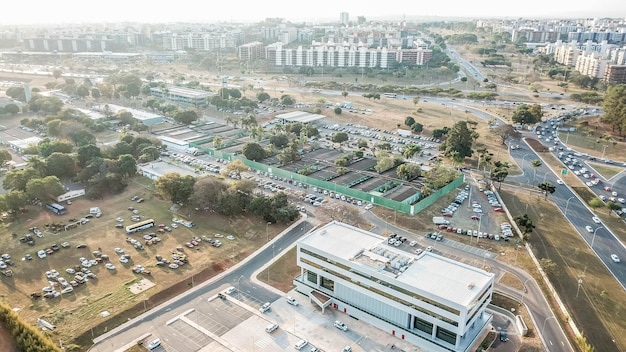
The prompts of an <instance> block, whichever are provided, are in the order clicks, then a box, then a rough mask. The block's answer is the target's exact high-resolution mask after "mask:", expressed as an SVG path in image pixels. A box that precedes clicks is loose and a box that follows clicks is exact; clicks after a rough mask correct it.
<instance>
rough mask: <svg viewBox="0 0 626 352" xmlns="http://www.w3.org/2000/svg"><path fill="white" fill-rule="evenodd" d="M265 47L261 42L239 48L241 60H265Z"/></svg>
mask: <svg viewBox="0 0 626 352" xmlns="http://www.w3.org/2000/svg"><path fill="white" fill-rule="evenodd" d="M264 54H265V45H263V43H261V42H252V43H246V44H244V45H240V46H239V60H241V61H254V60H258V59H262V58H264Z"/></svg>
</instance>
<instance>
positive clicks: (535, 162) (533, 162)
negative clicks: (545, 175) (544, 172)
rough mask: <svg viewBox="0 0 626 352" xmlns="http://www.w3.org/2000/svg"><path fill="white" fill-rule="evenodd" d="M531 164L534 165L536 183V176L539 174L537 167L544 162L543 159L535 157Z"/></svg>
mask: <svg viewBox="0 0 626 352" xmlns="http://www.w3.org/2000/svg"><path fill="white" fill-rule="evenodd" d="M530 165H532V167H533V171H534V172H533V184H535V176H537V168H538V167H539V166H541V165H543V163H542V162H541V160H539V159H535V160H533V161H531V162H530Z"/></svg>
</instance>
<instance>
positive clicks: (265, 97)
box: [256, 92, 270, 103]
mask: <svg viewBox="0 0 626 352" xmlns="http://www.w3.org/2000/svg"><path fill="white" fill-rule="evenodd" d="M256 99H257V100H258V101H259V103H262V102H264V101H266V100H269V99H270V95H269V94H268V93H266V92H260V93H258V94H257V95H256Z"/></svg>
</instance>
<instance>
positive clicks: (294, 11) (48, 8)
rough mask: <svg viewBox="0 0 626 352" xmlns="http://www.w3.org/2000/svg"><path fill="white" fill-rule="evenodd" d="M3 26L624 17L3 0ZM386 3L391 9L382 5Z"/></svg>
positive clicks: (376, 3) (440, 7) (472, 6)
mask: <svg viewBox="0 0 626 352" xmlns="http://www.w3.org/2000/svg"><path fill="white" fill-rule="evenodd" d="M2 3H3V4H2V6H1V8H2V12H3V16H2V23H1V24H9V23H10V24H15V23H65V22H103V21H105V22H118V21H125V20H129V21H140V22H176V21H194V22H196V21H197V22H204V21H207V22H208V21H216V20H221V21H250V20H262V19H264V18H266V17H282V18H285V19H287V20H292V21H296V20H298V21H299V20H305V19H310V20H316V19H317V20H319V19H333V20H334V19H337V20H338V19H339V13H340V12H348V13H349V14H350V20H356V18H357V16H365V17H366V18H377V19H380V18H383V17H385V16H394V17H395V18H400V17H401V16H402V15H406V17H407V18H415V17H417V16H441V17H448V16H454V17H456V16H462V17H509V18H515V17H554V18H564V17H626V5H624V2H623V0H593V1H580V0H578V1H577V0H567V1H565V0H525V1H509V0H478V1H468V0H444V1H406V0H400V1H390V2H385V1H380V0H313V1H301V0H300V1H298V0H291V1H286V0H235V1H233V0H204V1H203V0H173V1H172V0H170V1H165V0H151V1H147V0H102V1H98V0H95V1H94V0H80V1H78V0H17V1H16V0H5V1H2ZM386 4H389V5H390V6H386Z"/></svg>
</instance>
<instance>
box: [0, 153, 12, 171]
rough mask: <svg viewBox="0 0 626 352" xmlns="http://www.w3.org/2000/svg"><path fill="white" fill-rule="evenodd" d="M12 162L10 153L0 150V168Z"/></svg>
mask: <svg viewBox="0 0 626 352" xmlns="http://www.w3.org/2000/svg"><path fill="white" fill-rule="evenodd" d="M11 160H13V157H12V156H11V153H9V152H8V151H6V150H4V149H1V150H0V167H4V166H6V163H7V162H9V161H11Z"/></svg>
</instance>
